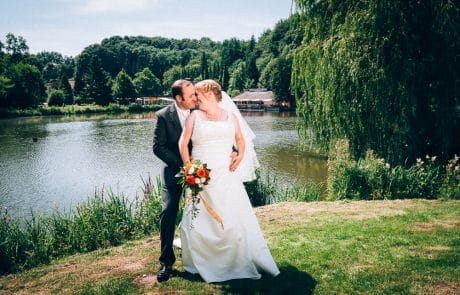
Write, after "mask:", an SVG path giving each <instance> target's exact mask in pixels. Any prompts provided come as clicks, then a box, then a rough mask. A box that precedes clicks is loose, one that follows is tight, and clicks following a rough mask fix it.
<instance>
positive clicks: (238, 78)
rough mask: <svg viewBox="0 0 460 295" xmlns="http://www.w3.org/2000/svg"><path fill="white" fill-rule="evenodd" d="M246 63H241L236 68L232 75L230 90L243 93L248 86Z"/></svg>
mask: <svg viewBox="0 0 460 295" xmlns="http://www.w3.org/2000/svg"><path fill="white" fill-rule="evenodd" d="M244 70H245V63H244V62H243V61H240V62H239V63H238V64H237V65H236V66H235V67H234V68H233V71H232V73H231V75H230V81H229V86H228V89H229V91H232V93H235V90H238V91H240V92H241V91H243V90H244V88H245V84H246V79H245V77H246V76H245V75H244Z"/></svg>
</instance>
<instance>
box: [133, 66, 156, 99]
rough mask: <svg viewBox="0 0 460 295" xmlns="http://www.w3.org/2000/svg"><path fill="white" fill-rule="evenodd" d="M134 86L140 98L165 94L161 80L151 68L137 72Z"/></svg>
mask: <svg viewBox="0 0 460 295" xmlns="http://www.w3.org/2000/svg"><path fill="white" fill-rule="evenodd" d="M133 84H134V87H135V88H136V92H137V94H138V95H139V96H153V95H160V94H161V93H162V92H163V90H162V88H161V81H160V79H158V78H157V77H156V76H155V75H154V74H153V73H152V71H150V69H149V68H144V69H143V70H142V71H141V72H137V73H136V75H135V77H134V80H133Z"/></svg>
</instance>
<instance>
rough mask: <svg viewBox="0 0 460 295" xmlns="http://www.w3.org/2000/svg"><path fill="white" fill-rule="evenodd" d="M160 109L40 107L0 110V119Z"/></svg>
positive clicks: (158, 107)
mask: <svg viewBox="0 0 460 295" xmlns="http://www.w3.org/2000/svg"><path fill="white" fill-rule="evenodd" d="M160 108H161V106H155V105H151V106H150V105H145V106H140V105H130V106H125V105H119V104H115V103H113V104H110V105H108V106H99V105H70V106H63V107H56V106H53V107H48V106H40V107H37V108H33V109H2V108H0V119H1V118H14V117H31V116H57V115H79V114H119V113H142V112H154V111H157V110H159V109H160Z"/></svg>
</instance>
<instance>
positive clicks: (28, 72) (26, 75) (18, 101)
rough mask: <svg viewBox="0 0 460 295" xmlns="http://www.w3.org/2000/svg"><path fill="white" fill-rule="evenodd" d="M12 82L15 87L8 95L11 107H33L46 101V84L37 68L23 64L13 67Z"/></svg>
mask: <svg viewBox="0 0 460 295" xmlns="http://www.w3.org/2000/svg"><path fill="white" fill-rule="evenodd" d="M11 81H12V83H13V84H14V86H13V87H12V88H11V90H10V93H9V95H8V101H9V103H8V104H9V105H10V106H13V107H21V108H23V107H32V106H36V105H38V104H39V103H41V102H43V101H44V100H45V97H46V92H45V83H44V82H43V79H42V76H41V74H40V71H39V70H38V69H37V67H35V66H32V65H28V64H23V63H18V64H15V65H13V66H12V67H11Z"/></svg>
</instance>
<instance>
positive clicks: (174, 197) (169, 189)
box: [159, 167, 182, 265]
mask: <svg viewBox="0 0 460 295" xmlns="http://www.w3.org/2000/svg"><path fill="white" fill-rule="evenodd" d="M168 170H169V169H168V168H167V167H166V168H165V171H164V174H171V173H172V172H173V171H168ZM168 172H169V173H168ZM164 176H166V175H164ZM166 178H168V177H167V176H166ZM181 195H182V187H181V186H180V185H178V184H177V178H176V181H175V182H171V181H166V183H165V182H164V185H163V190H162V192H161V199H162V210H161V214H160V239H161V255H160V259H159V260H160V262H161V263H163V264H165V265H173V263H174V262H175V261H176V257H175V255H174V251H173V240H174V231H175V228H176V219H177V212H178V211H179V201H180V198H181Z"/></svg>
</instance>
